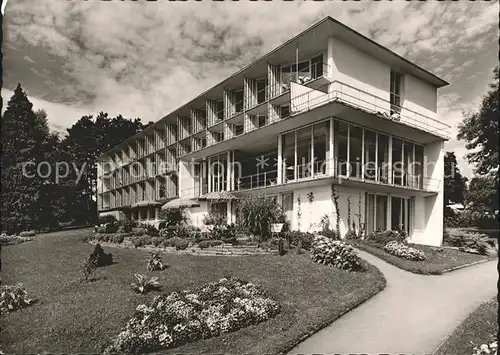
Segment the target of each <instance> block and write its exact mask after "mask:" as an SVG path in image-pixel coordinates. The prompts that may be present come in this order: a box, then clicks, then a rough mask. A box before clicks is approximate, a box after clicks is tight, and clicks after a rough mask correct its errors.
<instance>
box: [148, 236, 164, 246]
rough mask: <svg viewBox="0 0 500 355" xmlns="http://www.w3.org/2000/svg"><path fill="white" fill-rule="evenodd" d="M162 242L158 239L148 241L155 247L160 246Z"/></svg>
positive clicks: (153, 238)
mask: <svg viewBox="0 0 500 355" xmlns="http://www.w3.org/2000/svg"><path fill="white" fill-rule="evenodd" d="M162 241H163V239H162V238H160V237H152V238H151V239H150V240H149V243H150V244H151V245H153V246H155V247H159V246H161V242H162Z"/></svg>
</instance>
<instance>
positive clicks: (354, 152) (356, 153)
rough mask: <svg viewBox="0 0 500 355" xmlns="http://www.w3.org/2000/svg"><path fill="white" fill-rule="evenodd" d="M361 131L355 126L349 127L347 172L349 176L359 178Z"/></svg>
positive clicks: (361, 144)
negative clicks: (348, 171)
mask: <svg viewBox="0 0 500 355" xmlns="http://www.w3.org/2000/svg"><path fill="white" fill-rule="evenodd" d="M362 141H363V129H362V128H361V127H357V126H351V127H350V139H349V170H350V174H349V175H350V176H351V177H355V178H361V164H362V159H363V158H362V155H363V152H362V150H361V149H362V146H363V142H362Z"/></svg>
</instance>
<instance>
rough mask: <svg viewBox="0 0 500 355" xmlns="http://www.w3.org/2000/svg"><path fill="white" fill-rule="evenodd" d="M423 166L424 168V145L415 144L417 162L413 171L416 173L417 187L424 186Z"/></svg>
mask: <svg viewBox="0 0 500 355" xmlns="http://www.w3.org/2000/svg"><path fill="white" fill-rule="evenodd" d="M423 168H424V147H422V146H421V145H417V144H416V145H415V163H414V168H413V173H414V174H415V180H416V183H415V185H416V187H417V188H420V189H421V188H423V178H422V174H423Z"/></svg>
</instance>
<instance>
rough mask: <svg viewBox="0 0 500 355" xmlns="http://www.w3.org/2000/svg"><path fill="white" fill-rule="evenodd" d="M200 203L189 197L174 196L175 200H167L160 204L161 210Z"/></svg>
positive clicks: (193, 205)
mask: <svg viewBox="0 0 500 355" xmlns="http://www.w3.org/2000/svg"><path fill="white" fill-rule="evenodd" d="M199 205H200V204H199V203H198V202H196V201H193V200H191V199H189V198H176V199H175V200H172V201H168V202H167V203H166V204H164V205H163V206H161V209H162V210H170V209H174V208H182V207H195V206H199Z"/></svg>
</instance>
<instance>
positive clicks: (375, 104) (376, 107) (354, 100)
mask: <svg viewBox="0 0 500 355" xmlns="http://www.w3.org/2000/svg"><path fill="white" fill-rule="evenodd" d="M330 85H331V88H330V90H329V93H324V92H321V91H317V90H307V91H306V92H303V93H300V92H299V93H296V94H294V93H292V97H291V109H292V114H295V115H297V114H300V113H303V112H306V111H309V110H312V109H315V108H318V107H320V106H323V105H326V104H328V103H333V102H340V103H343V104H345V105H348V106H351V107H354V108H359V109H362V110H363V111H365V112H368V113H371V114H375V115H378V116H381V117H384V118H387V119H389V120H392V121H396V122H400V123H403V124H405V125H407V126H410V127H414V128H417V129H420V130H423V131H426V132H429V133H432V134H435V135H437V136H440V137H442V138H445V139H448V138H449V136H450V129H451V127H450V126H449V125H447V124H445V123H442V122H440V121H438V120H436V119H434V118H432V117H429V116H426V115H423V114H421V113H418V112H416V111H413V110H410V109H407V108H404V107H400V108H399V109H400V113H399V114H396V113H392V114H391V103H390V101H389V100H386V99H382V98H380V97H378V96H376V95H373V94H371V93H368V92H366V91H364V90H361V89H358V88H356V87H353V86H351V85H349V84H346V83H343V82H340V81H338V80H335V81H332V83H331V84H330Z"/></svg>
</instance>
